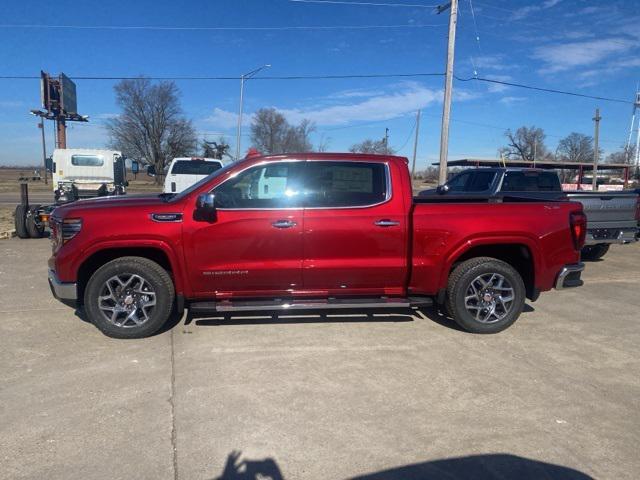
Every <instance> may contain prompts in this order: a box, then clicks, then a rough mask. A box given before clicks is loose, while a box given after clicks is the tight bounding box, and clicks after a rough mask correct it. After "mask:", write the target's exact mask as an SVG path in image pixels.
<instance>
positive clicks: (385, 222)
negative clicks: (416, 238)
mask: <svg viewBox="0 0 640 480" xmlns="http://www.w3.org/2000/svg"><path fill="white" fill-rule="evenodd" d="M373 224H374V225H376V226H378V227H395V226H397V225H400V222H396V221H395V220H387V219H382V220H378V221H377V222H373Z"/></svg>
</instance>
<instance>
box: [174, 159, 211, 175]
mask: <svg viewBox="0 0 640 480" xmlns="http://www.w3.org/2000/svg"><path fill="white" fill-rule="evenodd" d="M220 168H222V165H221V164H220V162H210V161H205V160H178V161H177V162H175V163H174V164H173V167H172V168H171V173H172V174H174V175H209V174H210V173H213V172H215V171H216V170H219V169H220Z"/></svg>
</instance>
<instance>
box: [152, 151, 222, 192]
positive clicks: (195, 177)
mask: <svg viewBox="0 0 640 480" xmlns="http://www.w3.org/2000/svg"><path fill="white" fill-rule="evenodd" d="M223 166H224V162H223V161H222V160H218V159H216V158H200V157H178V158H174V159H173V160H172V161H171V163H170V164H169V167H168V168H167V176H166V177H165V179H164V189H163V192H164V193H180V192H182V191H183V190H186V189H187V188H189V187H190V186H191V185H193V184H194V183H197V182H199V181H200V180H202V179H203V178H205V177H206V176H207V175H210V174H211V173H213V172H215V171H216V170H219V169H221V168H222V167H223Z"/></svg>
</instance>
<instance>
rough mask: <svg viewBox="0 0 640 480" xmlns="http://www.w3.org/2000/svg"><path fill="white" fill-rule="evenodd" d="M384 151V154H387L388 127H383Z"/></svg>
mask: <svg viewBox="0 0 640 480" xmlns="http://www.w3.org/2000/svg"><path fill="white" fill-rule="evenodd" d="M384 153H385V155H388V154H389V129H388V128H385V129H384Z"/></svg>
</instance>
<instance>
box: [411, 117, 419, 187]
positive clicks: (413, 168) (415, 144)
mask: <svg viewBox="0 0 640 480" xmlns="http://www.w3.org/2000/svg"><path fill="white" fill-rule="evenodd" d="M418 132H420V110H418V113H417V114H416V138H415V139H414V140H413V162H412V163H411V181H412V182H413V177H414V175H415V174H416V156H417V153H418Z"/></svg>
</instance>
